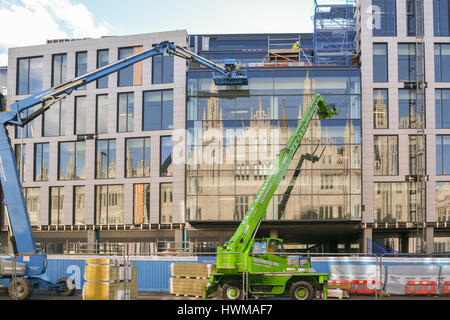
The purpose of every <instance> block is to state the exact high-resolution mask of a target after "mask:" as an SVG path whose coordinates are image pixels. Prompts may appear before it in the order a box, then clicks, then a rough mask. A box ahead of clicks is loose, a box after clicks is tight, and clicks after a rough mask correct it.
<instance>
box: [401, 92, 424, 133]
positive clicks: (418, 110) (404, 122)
mask: <svg viewBox="0 0 450 320" xmlns="http://www.w3.org/2000/svg"><path fill="white" fill-rule="evenodd" d="M422 108H423V101H421V100H419V99H418V98H417V94H416V90H414V89H398V127H399V128H400V129H414V128H420V127H422V122H424V121H425V119H422V117H424V115H423V112H422Z"/></svg>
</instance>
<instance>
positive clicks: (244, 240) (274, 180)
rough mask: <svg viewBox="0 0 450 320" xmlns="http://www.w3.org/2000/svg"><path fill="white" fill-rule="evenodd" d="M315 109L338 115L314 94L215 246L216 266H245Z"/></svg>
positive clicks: (324, 114) (323, 115) (322, 114)
mask: <svg viewBox="0 0 450 320" xmlns="http://www.w3.org/2000/svg"><path fill="white" fill-rule="evenodd" d="M316 111H317V115H318V117H319V119H325V118H331V117H332V116H333V115H335V114H337V110H336V107H334V106H327V104H326V102H325V100H324V98H323V97H322V96H321V95H319V94H316V95H315V96H314V98H313V101H312V102H311V104H310V105H309V107H308V109H307V111H306V113H305V115H304V116H303V118H302V119H301V120H300V121H299V123H298V125H297V128H296V129H295V132H294V134H293V135H292V136H291V138H290V139H289V141H288V143H287V145H286V148H284V149H282V150H281V151H280V155H279V157H278V160H277V162H276V163H275V164H274V166H273V168H272V171H271V173H270V174H269V176H268V177H267V178H266V180H265V181H264V184H263V186H262V187H261V189H260V190H259V192H258V194H257V195H256V197H255V198H254V200H253V202H252V204H251V206H250V208H249V209H248V211H247V213H246V214H245V217H244V219H243V220H242V222H241V224H240V225H239V227H238V229H237V230H236V232H235V234H234V235H233V236H232V237H231V239H230V240H229V241H228V242H226V243H225V244H224V245H223V246H219V247H218V248H217V253H218V255H217V268H222V269H228V270H231V269H241V268H242V267H243V266H244V265H245V258H244V256H246V255H247V254H248V252H249V250H250V246H251V243H252V239H253V238H254V236H255V234H256V232H257V230H258V227H259V224H260V223H261V220H262V219H263V218H264V216H265V214H266V209H267V206H268V205H269V202H270V200H271V199H272V197H273V195H274V193H275V191H276V189H277V188H278V185H279V184H280V181H281V179H282V178H283V176H284V174H285V173H286V170H287V169H288V167H289V165H290V163H291V161H292V159H293V158H294V155H295V153H296V151H297V149H298V147H299V146H300V144H301V141H302V138H303V136H304V135H305V132H306V130H307V129H308V126H309V123H310V122H311V120H312V118H313V117H314V114H315V113H316ZM243 259H244V261H243Z"/></svg>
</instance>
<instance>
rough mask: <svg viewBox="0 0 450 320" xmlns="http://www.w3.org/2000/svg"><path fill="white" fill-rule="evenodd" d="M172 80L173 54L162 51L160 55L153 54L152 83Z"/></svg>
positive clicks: (170, 81)
mask: <svg viewBox="0 0 450 320" xmlns="http://www.w3.org/2000/svg"><path fill="white" fill-rule="evenodd" d="M172 82H173V55H171V54H168V53H166V52H164V54H162V55H158V56H154V57H153V60H152V83H153V84H160V83H172Z"/></svg>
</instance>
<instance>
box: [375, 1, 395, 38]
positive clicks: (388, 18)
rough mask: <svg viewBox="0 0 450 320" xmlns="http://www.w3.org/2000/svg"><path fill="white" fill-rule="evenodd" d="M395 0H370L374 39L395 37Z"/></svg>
mask: <svg viewBox="0 0 450 320" xmlns="http://www.w3.org/2000/svg"><path fill="white" fill-rule="evenodd" d="M395 2H396V0H372V18H373V30H372V34H373V36H374V37H377V36H396V35H397V13H396V4H395Z"/></svg>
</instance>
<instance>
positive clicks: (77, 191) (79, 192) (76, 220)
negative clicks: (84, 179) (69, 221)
mask: <svg viewBox="0 0 450 320" xmlns="http://www.w3.org/2000/svg"><path fill="white" fill-rule="evenodd" d="M85 223H86V187H85V186H74V187H73V224H74V225H77V224H85Z"/></svg>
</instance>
